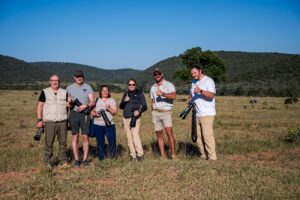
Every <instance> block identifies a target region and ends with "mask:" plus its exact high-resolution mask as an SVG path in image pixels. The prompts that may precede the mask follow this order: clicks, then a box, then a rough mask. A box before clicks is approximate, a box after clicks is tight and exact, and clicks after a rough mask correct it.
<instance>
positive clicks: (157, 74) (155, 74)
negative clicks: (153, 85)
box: [153, 72, 161, 76]
mask: <svg viewBox="0 0 300 200" xmlns="http://www.w3.org/2000/svg"><path fill="white" fill-rule="evenodd" d="M153 75H154V76H160V75H161V73H160V72H156V73H154V74H153Z"/></svg>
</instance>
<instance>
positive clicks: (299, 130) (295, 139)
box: [285, 126, 300, 143]
mask: <svg viewBox="0 0 300 200" xmlns="http://www.w3.org/2000/svg"><path fill="white" fill-rule="evenodd" d="M285 141H286V142H289V143H299V142H300V126H298V127H296V128H292V129H289V130H288V134H287V135H286V136H285Z"/></svg>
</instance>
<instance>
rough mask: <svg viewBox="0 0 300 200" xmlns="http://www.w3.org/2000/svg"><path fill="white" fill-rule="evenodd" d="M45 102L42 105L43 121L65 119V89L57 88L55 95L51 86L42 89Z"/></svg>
mask: <svg viewBox="0 0 300 200" xmlns="http://www.w3.org/2000/svg"><path fill="white" fill-rule="evenodd" d="M44 93H45V97H46V102H45V103H44V107H43V121H45V122H60V121H66V120H67V117H68V115H67V107H66V97H67V92H66V90H65V89H61V88H59V89H58V91H57V94H56V95H55V94H54V92H53V90H52V89H51V87H49V88H46V89H44Z"/></svg>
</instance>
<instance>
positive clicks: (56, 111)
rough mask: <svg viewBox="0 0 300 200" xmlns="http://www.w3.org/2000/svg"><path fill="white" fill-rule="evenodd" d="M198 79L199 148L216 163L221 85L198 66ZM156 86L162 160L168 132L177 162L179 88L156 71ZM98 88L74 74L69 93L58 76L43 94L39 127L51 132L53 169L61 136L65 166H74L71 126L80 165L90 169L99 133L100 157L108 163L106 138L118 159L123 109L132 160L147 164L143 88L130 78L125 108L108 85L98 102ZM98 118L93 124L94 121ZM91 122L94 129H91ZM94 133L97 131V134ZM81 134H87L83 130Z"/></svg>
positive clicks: (193, 95)
mask: <svg viewBox="0 0 300 200" xmlns="http://www.w3.org/2000/svg"><path fill="white" fill-rule="evenodd" d="M191 75H192V77H193V81H192V87H191V91H190V96H189V99H188V101H187V102H189V101H193V102H194V103H195V105H196V111H197V134H198V139H197V144H198V146H199V150H200V153H201V158H204V159H206V160H216V159H217V157H216V152H215V139H214V133H213V120H214V116H215V114H216V111H215V99H214V97H215V93H216V90H215V85H214V82H213V80H212V79H211V78H209V77H208V76H206V75H205V74H204V73H203V71H202V70H201V69H200V68H198V67H197V66H195V67H193V68H192V70H191ZM153 77H154V80H155V84H153V86H152V87H151V89H150V97H151V109H152V122H153V126H154V130H155V132H156V135H157V142H158V147H159V150H160V154H161V159H166V156H165V150H164V137H163V130H164V129H165V132H166V135H167V137H168V140H169V146H170V152H171V158H172V159H175V158H176V154H175V138H174V134H173V130H172V127H173V124H172V109H173V100H175V99H176V90H175V87H174V85H173V84H172V83H171V82H169V81H167V80H165V79H164V75H163V72H162V71H161V70H160V69H158V68H156V69H155V70H154V72H153ZM93 93H94V92H93V89H92V87H91V86H90V85H89V84H87V83H85V82H84V74H83V72H82V71H81V70H76V71H75V73H74V83H73V84H71V85H69V86H68V87H67V88H66V90H65V89H62V88H60V79H59V76H58V75H57V74H53V75H51V77H50V87H48V88H46V89H43V90H42V92H41V94H40V97H39V100H38V106H37V127H39V128H41V127H44V129H45V157H44V162H45V165H46V166H47V167H52V164H53V163H52V158H53V144H54V140H55V137H56V136H57V139H58V143H59V156H58V158H59V164H60V165H62V166H68V163H67V156H66V140H67V122H68V121H69V125H70V128H71V133H72V142H71V143H72V149H73V155H74V160H75V161H74V166H75V167H80V165H81V164H82V165H83V166H89V165H90V163H89V160H88V154H89V134H90V131H92V132H93V133H95V136H96V140H97V149H98V158H99V160H103V159H104V158H105V156H106V154H105V138H106V139H107V141H108V146H109V150H108V156H109V157H110V158H111V159H115V158H116V156H117V145H116V137H117V136H116V126H115V122H114V120H113V117H114V115H116V114H117V113H118V108H120V109H122V110H123V127H124V131H125V133H126V136H127V142H128V147H129V152H130V159H131V160H132V161H142V160H143V159H144V151H143V145H142V142H141V138H140V127H141V117H142V113H143V112H145V111H146V110H147V103H146V100H145V96H144V94H143V92H142V91H140V90H139V89H138V88H137V81H136V80H135V79H133V78H130V79H129V80H128V81H127V90H126V92H125V93H124V94H123V96H122V99H121V102H120V104H119V106H118V105H117V102H116V100H115V99H114V98H113V97H111V94H110V91H109V87H108V86H107V85H102V86H101V87H100V91H99V97H97V98H95V97H94V94H93ZM68 111H69V112H68ZM91 118H92V119H91ZM91 121H92V123H93V126H91V124H90V123H91ZM91 128H92V130H91ZM80 130H81V131H80ZM79 132H81V135H82V147H83V156H82V161H80V158H79V149H78V140H79Z"/></svg>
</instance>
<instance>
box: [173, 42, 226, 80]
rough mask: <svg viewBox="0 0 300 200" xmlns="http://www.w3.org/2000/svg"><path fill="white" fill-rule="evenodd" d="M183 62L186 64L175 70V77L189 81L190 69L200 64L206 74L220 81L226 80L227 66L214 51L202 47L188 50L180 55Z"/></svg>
mask: <svg viewBox="0 0 300 200" xmlns="http://www.w3.org/2000/svg"><path fill="white" fill-rule="evenodd" d="M180 57H181V58H182V63H183V64H184V65H185V66H186V67H185V68H183V69H180V70H178V71H176V72H175V74H174V78H178V79H180V80H183V81H184V82H186V83H188V82H189V80H190V76H191V75H190V70H191V68H192V67H193V66H199V67H201V69H202V70H203V71H204V73H205V74H207V75H208V76H210V77H211V78H212V79H214V81H215V82H217V83H219V82H222V81H225V79H226V77H225V72H226V67H225V64H224V62H223V61H222V60H221V59H220V58H219V57H218V56H217V55H216V54H215V53H213V52H212V51H202V49H201V48H200V47H194V48H191V49H188V50H186V51H185V52H184V53H183V54H181V55H180Z"/></svg>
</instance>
